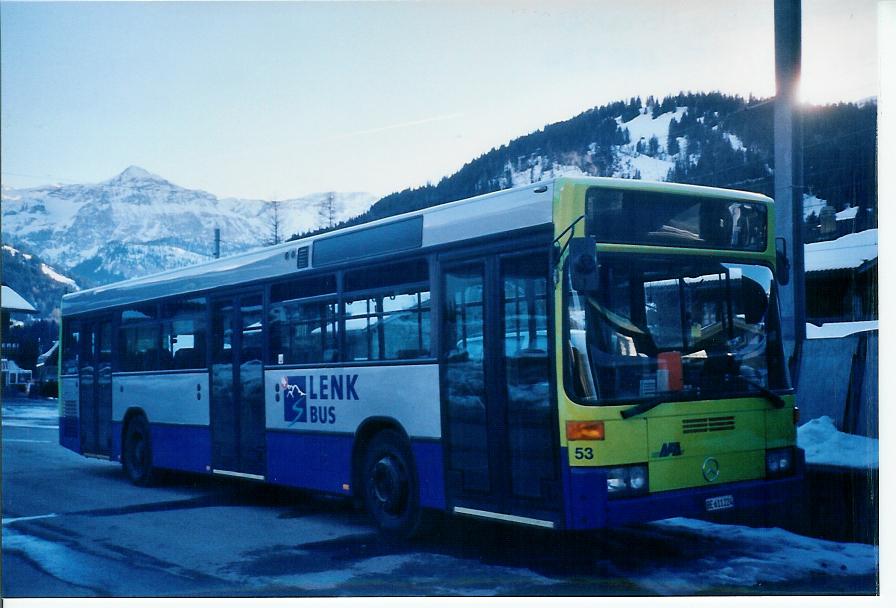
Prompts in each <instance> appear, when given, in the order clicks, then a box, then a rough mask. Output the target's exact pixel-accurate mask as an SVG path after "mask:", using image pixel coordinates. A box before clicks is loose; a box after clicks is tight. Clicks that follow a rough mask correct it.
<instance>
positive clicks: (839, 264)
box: [805, 228, 877, 272]
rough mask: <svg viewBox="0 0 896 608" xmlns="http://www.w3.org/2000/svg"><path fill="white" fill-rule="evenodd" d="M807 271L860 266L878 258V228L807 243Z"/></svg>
mask: <svg viewBox="0 0 896 608" xmlns="http://www.w3.org/2000/svg"><path fill="white" fill-rule="evenodd" d="M805 252H806V272H820V271H823V270H837V269H839V268H858V267H859V266H861V265H862V264H864V263H865V262H867V261H868V260H876V259H877V228H872V229H871V230H863V231H862V232H856V233H854V234H846V235H843V236H841V237H840V238H838V239H836V240H833V241H823V242H821V243H808V244H806V249H805Z"/></svg>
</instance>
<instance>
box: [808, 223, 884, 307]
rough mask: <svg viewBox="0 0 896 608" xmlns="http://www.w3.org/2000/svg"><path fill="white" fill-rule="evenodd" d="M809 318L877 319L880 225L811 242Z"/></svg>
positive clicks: (809, 249) (809, 258)
mask: <svg viewBox="0 0 896 608" xmlns="http://www.w3.org/2000/svg"><path fill="white" fill-rule="evenodd" d="M805 264H806V319H807V320H808V321H809V322H811V323H814V324H815V325H820V324H822V323H831V322H843V321H869V320H873V319H877V229H876V228H873V229H870V230H863V231H862V232H856V233H853V234H845V235H843V236H841V237H839V238H837V239H834V240H832V241H822V242H819V243H807V244H806V246H805Z"/></svg>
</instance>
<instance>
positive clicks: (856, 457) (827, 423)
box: [797, 416, 879, 469]
mask: <svg viewBox="0 0 896 608" xmlns="http://www.w3.org/2000/svg"><path fill="white" fill-rule="evenodd" d="M797 444H798V445H799V446H800V447H801V448H803V449H804V450H806V463H807V464H827V465H832V466H840V467H849V468H852V469H868V468H874V469H876V468H878V462H879V461H878V454H879V451H878V440H877V439H873V438H871V437H864V436H862V435H850V434H849V433H843V432H841V431H838V430H837V427H836V426H834V421H833V420H832V419H831V418H830V416H822V417H821V418H815V419H813V420H810V421H809V422H807V423H806V424H804V425H802V426H801V427H799V428H798V429H797Z"/></svg>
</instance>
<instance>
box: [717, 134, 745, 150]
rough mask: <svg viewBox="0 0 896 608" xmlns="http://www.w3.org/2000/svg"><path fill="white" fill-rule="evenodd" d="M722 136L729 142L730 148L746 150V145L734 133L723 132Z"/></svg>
mask: <svg viewBox="0 0 896 608" xmlns="http://www.w3.org/2000/svg"><path fill="white" fill-rule="evenodd" d="M722 135H723V136H724V138H725V139H726V140H727V141H728V143H729V144H731V148H732V149H733V150H736V151H741V150H746V149H747V148H746V146H744V142H743V141H741V139H740V137H738V136H737V135H735V134H734V133H723V134H722Z"/></svg>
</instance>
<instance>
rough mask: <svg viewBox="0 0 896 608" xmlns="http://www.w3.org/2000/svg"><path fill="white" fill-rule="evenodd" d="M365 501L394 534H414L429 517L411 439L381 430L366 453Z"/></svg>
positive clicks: (387, 532)
mask: <svg viewBox="0 0 896 608" xmlns="http://www.w3.org/2000/svg"><path fill="white" fill-rule="evenodd" d="M363 480H364V504H365V506H366V507H367V511H368V512H369V513H370V514H371V515H372V516H373V519H374V521H376V523H377V525H378V526H379V528H380V529H381V530H382V531H383V532H385V533H386V534H388V535H390V536H395V537H399V538H406V539H407V538H412V537H415V536H419V535H420V534H422V533H424V532H425V530H426V528H427V525H426V524H427V523H428V521H429V518H428V517H425V515H426V514H425V513H424V512H423V510H422V509H421V508H420V491H419V487H420V486H419V483H418V480H417V472H416V470H415V469H414V461H413V459H412V457H411V449H410V446H409V445H408V442H407V440H406V439H405V438H404V437H402V436H401V435H400V434H399V433H397V432H395V431H392V430H385V431H381V432H379V433H378V434H377V435H376V436H375V437H374V438H373V440H372V441H371V442H370V445H369V446H368V448H367V452H366V453H365V455H364V469H363Z"/></svg>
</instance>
